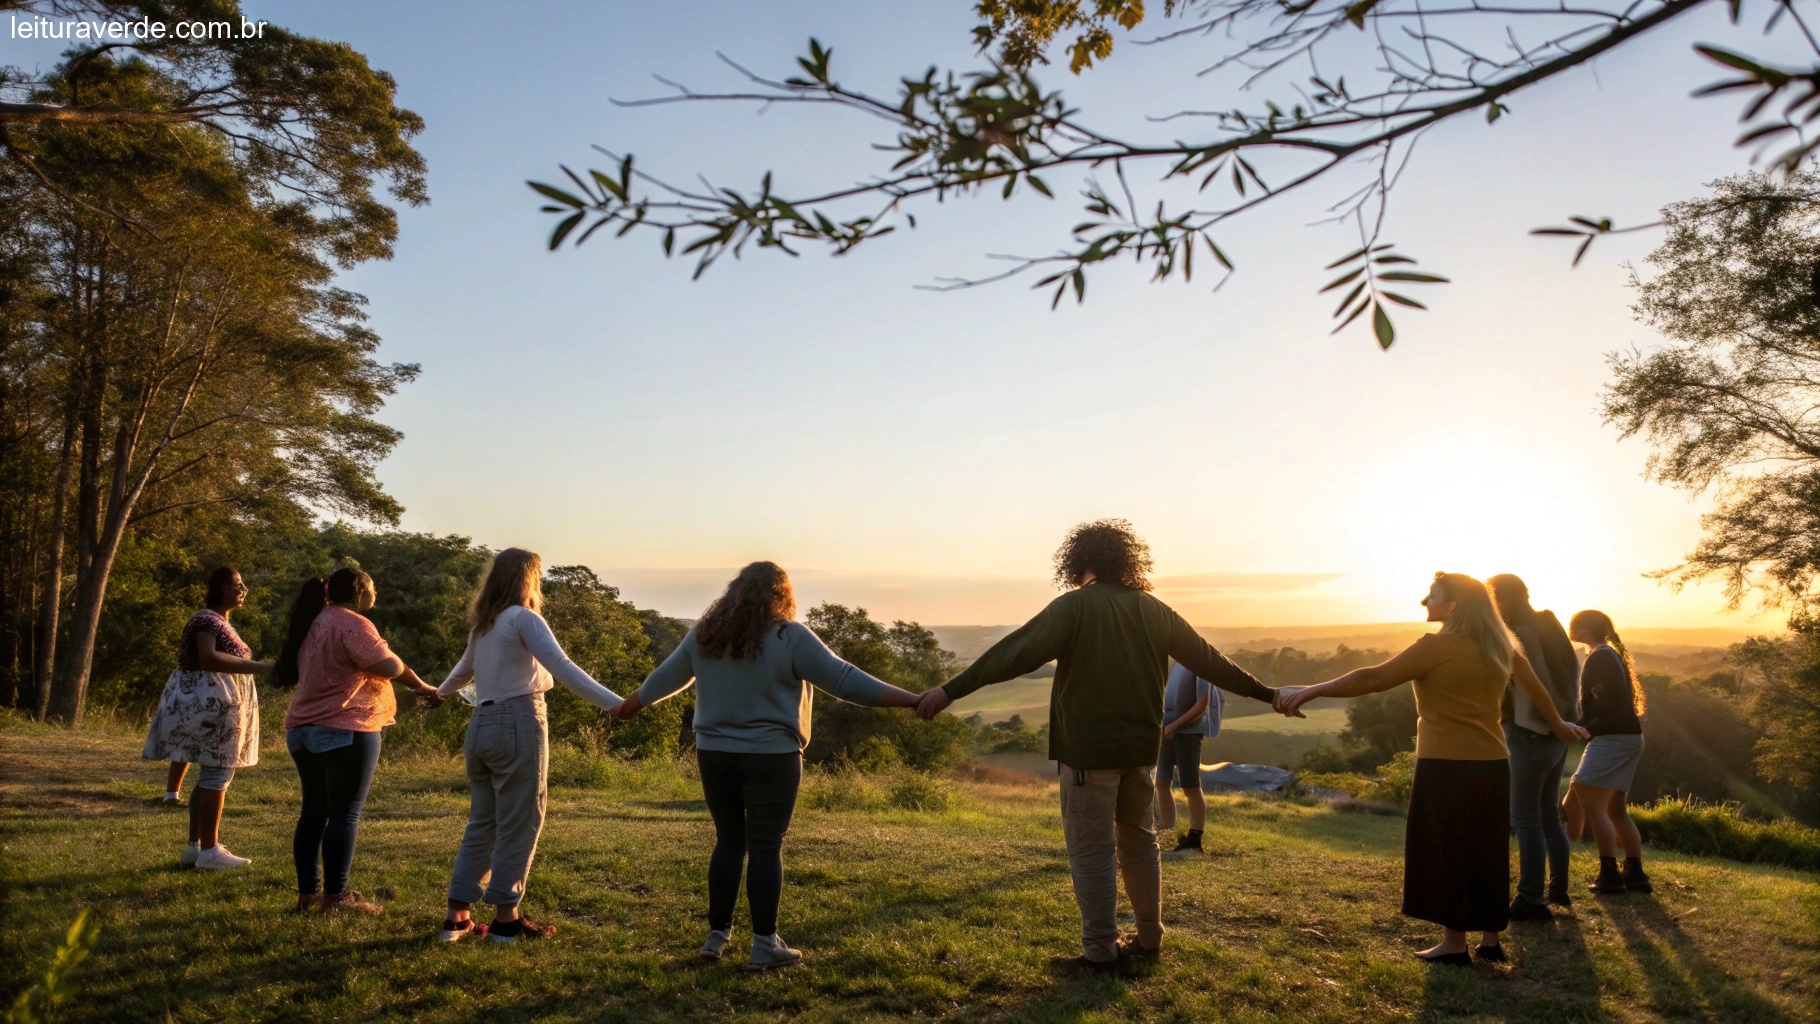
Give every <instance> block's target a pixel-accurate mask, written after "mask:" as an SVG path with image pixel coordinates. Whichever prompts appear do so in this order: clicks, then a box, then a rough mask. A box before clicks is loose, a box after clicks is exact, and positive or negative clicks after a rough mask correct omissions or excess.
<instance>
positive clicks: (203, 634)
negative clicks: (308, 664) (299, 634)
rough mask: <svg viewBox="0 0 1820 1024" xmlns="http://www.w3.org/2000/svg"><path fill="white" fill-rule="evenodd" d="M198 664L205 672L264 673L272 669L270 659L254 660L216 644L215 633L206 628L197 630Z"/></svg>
mask: <svg viewBox="0 0 1820 1024" xmlns="http://www.w3.org/2000/svg"><path fill="white" fill-rule="evenodd" d="M195 643H196V664H197V665H198V666H200V667H201V668H202V671H204V672H227V673H231V674H234V675H239V674H241V673H247V672H250V673H252V674H253V675H264V674H266V673H267V672H270V671H271V670H272V663H271V662H269V661H254V660H253V659H251V658H241V657H237V656H235V655H232V654H228V653H227V652H225V651H223V650H222V649H221V648H219V647H217V646H216V639H215V634H213V633H211V632H209V631H208V630H206V629H198V630H197V631H196V641H195Z"/></svg>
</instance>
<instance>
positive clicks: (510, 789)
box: [436, 548, 620, 942]
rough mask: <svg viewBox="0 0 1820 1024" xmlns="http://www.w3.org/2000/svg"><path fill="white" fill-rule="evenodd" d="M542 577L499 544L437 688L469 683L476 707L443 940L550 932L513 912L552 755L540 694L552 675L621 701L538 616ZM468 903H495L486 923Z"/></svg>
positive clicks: (529, 555)
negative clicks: (464, 634)
mask: <svg viewBox="0 0 1820 1024" xmlns="http://www.w3.org/2000/svg"><path fill="white" fill-rule="evenodd" d="M542 579H543V560H542V559H540V558H538V557H537V555H536V554H534V553H533V552H530V551H525V550H523V549H521V548H507V549H505V550H504V551H501V552H500V553H499V554H497V555H495V556H493V564H492V565H491V566H490V567H489V568H488V569H487V575H486V578H485V579H483V580H481V582H480V589H479V590H478V591H476V592H475V594H474V601H473V604H472V606H471V607H470V608H469V611H468V623H469V627H470V628H469V631H468V648H467V650H466V651H464V652H462V655H461V661H460V662H459V663H457V664H456V666H455V668H454V670H453V671H451V672H450V673H449V677H448V678H447V679H445V680H443V682H442V685H441V686H439V687H437V688H436V692H437V694H438V695H440V696H444V697H446V696H449V695H450V694H453V693H455V692H456V691H458V690H460V689H461V688H462V687H464V686H466V685H467V684H468V682H469V681H470V680H471V681H472V682H473V684H474V687H473V694H472V698H471V699H472V700H473V703H474V705H475V707H474V714H473V717H472V718H470V719H469V720H468V736H467V742H466V743H465V744H464V749H465V752H466V756H467V766H468V789H469V793H470V808H469V812H468V828H467V832H466V834H465V835H463V836H462V839H461V852H460V853H459V854H457V855H456V857H455V871H454V875H453V877H452V878H451V879H450V881H449V918H448V920H447V921H444V922H443V927H442V934H441V939H442V940H443V941H444V942H454V941H456V940H457V939H460V938H462V937H464V936H467V935H490V936H491V937H492V938H493V939H495V940H496V941H500V942H511V941H514V940H516V939H517V938H519V937H520V936H523V937H525V938H543V937H545V936H548V935H551V934H553V933H554V932H555V931H556V929H555V927H554V926H551V925H542V924H537V923H536V922H533V921H531V920H529V919H528V918H526V917H525V916H524V915H523V914H520V913H519V912H518V905H519V902H520V901H521V900H523V899H524V891H525V876H526V875H527V874H529V872H530V870H531V857H532V855H533V854H534V853H536V851H537V835H538V833H539V832H541V831H542V830H543V815H544V792H545V779H546V777H547V775H548V773H549V762H550V757H549V751H550V739H549V721H548V717H547V715H546V714H545V711H544V699H543V695H544V691H546V690H548V689H550V688H551V686H552V685H553V683H552V679H554V681H555V682H559V683H561V684H562V685H564V686H566V687H568V688H569V689H570V690H572V691H574V692H575V694H576V695H578V696H579V697H581V698H582V699H583V700H585V701H587V702H588V703H590V704H593V705H595V706H596V707H600V708H604V709H606V710H608V711H611V710H613V709H614V708H617V707H618V706H619V704H620V698H619V696H618V695H616V694H615V693H614V692H613V691H611V690H609V689H607V688H606V687H604V686H602V685H600V684H599V683H597V682H595V681H594V680H593V678H592V677H590V676H589V675H588V674H587V673H586V672H584V671H582V669H581V667H580V666H579V665H576V664H575V663H574V662H573V661H570V660H569V657H568V655H566V654H564V653H563V651H562V645H561V644H559V643H557V642H556V637H555V635H554V634H552V633H551V632H550V625H549V623H547V622H545V621H544V619H543V616H542V615H539V614H538V609H539V607H541V606H542V604H543V587H542ZM476 901H483V902H486V903H490V904H492V905H493V908H494V912H495V913H494V918H493V923H492V924H491V925H490V926H485V925H478V926H477V925H476V924H475V923H474V921H473V920H472V918H471V917H470V914H469V911H470V908H471V907H472V906H473V904H474V903H475V902H476Z"/></svg>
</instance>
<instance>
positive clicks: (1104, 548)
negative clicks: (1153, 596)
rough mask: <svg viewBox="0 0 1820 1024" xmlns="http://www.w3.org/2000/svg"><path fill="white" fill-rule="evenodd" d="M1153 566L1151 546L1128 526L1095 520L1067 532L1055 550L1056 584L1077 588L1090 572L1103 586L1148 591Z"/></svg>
mask: <svg viewBox="0 0 1820 1024" xmlns="http://www.w3.org/2000/svg"><path fill="white" fill-rule="evenodd" d="M1152 564H1153V563H1152V562H1151V559H1150V545H1148V544H1146V543H1144V542H1143V540H1142V539H1141V538H1139V537H1138V535H1137V531H1135V530H1133V529H1132V528H1131V524H1130V523H1129V522H1127V521H1125V520H1123V519H1096V520H1094V521H1093V522H1091V523H1082V524H1081V525H1079V526H1077V527H1075V528H1074V529H1072V530H1070V531H1068V538H1067V539H1066V540H1064V541H1062V546H1061V547H1060V548H1058V549H1056V552H1055V583H1056V586H1058V587H1077V586H1080V583H1081V577H1082V576H1084V575H1086V574H1087V573H1089V572H1091V573H1093V575H1094V578H1096V579H1098V580H1100V581H1101V582H1105V583H1116V584H1118V585H1119V586H1122V587H1130V588H1131V589H1133V590H1149V589H1150V569H1151V567H1152Z"/></svg>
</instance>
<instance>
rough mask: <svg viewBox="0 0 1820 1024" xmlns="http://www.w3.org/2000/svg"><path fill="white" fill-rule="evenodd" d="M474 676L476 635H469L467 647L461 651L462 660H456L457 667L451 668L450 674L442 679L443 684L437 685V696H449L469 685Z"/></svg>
mask: <svg viewBox="0 0 1820 1024" xmlns="http://www.w3.org/2000/svg"><path fill="white" fill-rule="evenodd" d="M473 678H474V637H473V636H472V635H470V636H469V637H468V646H467V648H466V649H465V650H463V651H462V652H461V660H460V661H458V662H456V663H455V667H454V668H452V669H450V670H449V676H448V678H447V679H444V680H443V681H442V685H440V686H438V687H436V696H438V697H448V696H450V695H451V694H453V693H454V692H455V691H456V690H459V689H461V688H462V687H464V686H466V685H468V683H469V681H471V680H472V679H473Z"/></svg>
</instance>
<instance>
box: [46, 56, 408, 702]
mask: <svg viewBox="0 0 1820 1024" xmlns="http://www.w3.org/2000/svg"><path fill="white" fill-rule="evenodd" d="M76 60H79V61H82V64H81V66H80V67H79V68H77V67H74V66H72V67H70V68H67V69H66V72H68V73H66V74H65V76H64V77H63V78H61V79H59V80H58V82H57V83H54V84H55V85H56V86H57V87H59V88H62V89H65V90H71V89H74V88H75V86H74V84H73V82H80V84H81V88H82V91H83V93H84V95H87V96H90V97H99V98H100V99H102V100H108V101H114V100H117V101H118V102H117V103H116V104H115V105H140V106H146V105H155V104H156V103H158V102H161V98H164V99H163V100H162V101H166V102H168V97H169V96H171V95H172V94H174V93H175V92H177V91H178V90H179V89H180V88H181V87H182V85H181V83H176V82H173V81H171V80H169V79H168V78H166V77H163V76H162V75H161V74H160V73H159V71H158V70H157V69H156V68H155V67H153V66H152V65H150V64H148V63H146V62H144V61H138V60H127V61H115V60H114V59H113V58H112V57H111V55H108V54H97V55H89V56H87V57H79V58H76ZM29 135H30V138H29V143H28V146H29V149H30V151H31V155H32V160H33V163H34V165H35V166H36V168H37V169H38V170H41V171H44V172H46V176H47V177H48V178H49V179H51V180H54V181H55V182H56V183H57V188H56V189H41V190H40V192H39V195H38V198H39V199H40V200H41V202H40V204H39V206H38V208H39V209H41V210H42V211H43V215H42V216H41V217H39V218H38V219H37V220H36V221H34V223H33V224H32V229H33V230H34V231H36V232H37V233H39V234H40V235H42V236H43V237H44V238H45V239H46V248H47V250H48V252H49V258H48V259H47V260H46V261H45V262H44V264H43V266H42V269H43V277H42V283H43V285H44V286H45V287H46V288H48V289H50V290H52V291H53V292H54V293H55V295H56V296H57V301H56V302H55V303H53V304H52V305H51V308H50V309H49V310H48V311H47V312H46V315H45V318H44V330H45V332H46V333H47V334H48V335H49V336H50V337H51V338H52V339H53V349H54V352H55V356H56V359H57V361H58V362H59V363H60V364H61V372H62V376H63V378H64V385H63V388H62V392H63V393H62V395H61V396H60V397H61V399H62V406H63V409H64V416H63V424H62V426H63V432H62V434H63V438H62V444H61V445H60V446H59V449H58V455H57V465H58V470H57V473H56V480H55V482H54V483H53V485H52V486H53V491H54V494H55V498H54V502H53V504H54V505H55V504H56V503H61V502H62V501H63V500H64V496H65V495H66V494H70V493H71V492H73V502H72V504H73V508H71V509H68V510H64V509H61V508H56V507H54V508H53V510H52V519H53V524H52V527H51V531H50V537H49V538H48V543H47V551H46V558H45V563H46V564H45V574H44V575H45V579H46V584H47V585H46V587H45V588H44V593H43V594H42V595H41V599H40V605H41V610H42V619H41V623H40V630H39V636H40V639H41V642H40V646H39V650H38V660H39V663H40V673H39V682H40V686H39V692H40V694H41V696H40V706H41V707H44V708H45V710H47V711H48V712H49V713H50V714H51V715H52V716H53V717H56V718H58V719H61V720H64V721H70V722H75V721H79V720H80V718H81V716H82V711H83V707H84V703H85V701H86V696H87V690H88V684H89V674H90V667H91V663H92V657H93V652H94V643H95V638H96V635H97V630H98V628H99V622H100V617H101V614H102V609H103V605H104V602H105V599H106V594H107V587H108V580H109V577H110V573H111V570H112V566H113V562H114V559H115V557H116V555H117V554H118V552H119V550H120V546H121V543H122V541H123V540H124V538H125V536H126V534H127V532H128V531H129V530H130V529H131V528H132V527H133V526H134V524H135V523H137V522H139V521H142V520H144V519H147V518H150V517H154V516H158V515H162V514H167V513H170V512H174V511H181V510H184V509H192V508H196V507H199V506H203V505H209V504H217V503H239V504H243V505H244V504H249V503H253V502H256V501H259V500H261V499H262V498H263V497H267V496H271V495H284V496H286V497H288V498H290V499H292V500H295V501H301V502H307V503H309V504H311V505H313V506H315V507H317V508H319V509H322V510H326V511H331V512H334V513H338V514H342V515H348V516H352V517H354V518H357V519H364V520H367V521H376V522H393V521H396V518H397V515H398V512H399V508H398V506H397V504H396V502H394V501H393V500H392V499H391V498H389V497H388V496H386V495H385V494H384V492H383V491H381V490H380V489H379V487H378V485H377V483H376V482H375V481H374V480H373V476H372V472H373V468H374V466H375V464H376V463H377V461H378V460H379V459H380V458H383V457H384V455H385V453H386V452H387V451H388V450H389V449H390V448H391V447H392V445H393V444H395V443H396V441H397V439H398V435H397V433H396V431H393V430H391V429H390V428H388V427H385V426H383V425H381V424H379V423H378V422H377V421H375V420H374V419H373V418H372V416H373V413H375V412H376V411H377V409H378V408H379V406H380V404H381V403H382V402H383V401H384V399H385V397H386V396H387V395H389V394H391V393H392V392H393V391H394V390H395V389H396V387H397V386H398V385H399V384H400V383H403V382H405V381H408V380H410V379H411V378H412V377H413V376H414V375H415V373H416V367H414V366H406V365H394V366H384V365H381V364H379V363H377V362H376V361H375V360H374V359H373V358H372V355H373V352H374V350H375V349H376V347H377V345H378V339H377V338H376V337H375V336H374V335H373V334H372V333H371V332H370V331H368V330H366V328H365V327H364V325H363V324H362V322H361V321H362V313H361V309H360V304H361V300H360V299H359V297H358V296H354V295H351V294H349V293H346V292H342V291H339V290H337V289H335V288H334V287H333V286H332V278H333V273H334V264H335V263H337V262H340V263H344V264H345V263H347V262H349V261H352V260H356V259H362V258H369V257H375V256H383V255H386V254H387V253H388V252H389V246H390V241H391V232H392V229H393V225H392V222H391V221H390V220H389V219H386V218H380V219H379V221H375V220H374V218H373V217H372V216H369V215H365V214H358V213H357V212H356V211H355V208H357V207H359V206H360V205H361V202H362V201H361V200H360V198H359V196H358V195H354V194H347V195H342V196H339V197H337V196H336V195H335V194H333V193H332V192H324V193H323V195H322V196H321V197H320V198H317V197H315V196H313V195H308V194H306V193H309V192H310V189H309V188H308V187H304V188H301V189H299V188H291V189H290V190H288V191H287V190H286V189H285V188H282V187H280V185H281V182H280V181H279V180H277V179H276V178H274V177H271V176H273V175H277V176H282V175H283V174H284V173H285V172H284V170H283V168H282V166H281V165H277V164H273V163H271V162H270V161H269V160H268V159H267V158H266V157H264V156H261V155H260V151H258V150H257V149H251V150H249V149H243V148H237V147H235V146H233V145H231V144H229V142H228V141H227V140H226V139H224V138H223V137H222V136H221V135H220V134H219V133H216V132H212V131H210V130H208V129H205V128H201V127H196V126H187V125H175V126H173V125H168V124H165V125H143V124H110V125H99V126H97V125H89V124H82V123H77V124H73V125H69V124H59V123H53V124H50V125H45V126H36V127H34V128H32V129H31V131H30V132H29ZM14 138H15V143H17V140H18V133H15V136H14ZM399 173H401V174H409V173H411V168H410V167H408V166H406V167H402V168H400V169H399ZM291 184H292V185H297V184H298V183H297V182H291ZM318 184H319V185H320V186H321V187H323V188H325V189H326V188H332V187H333V185H332V183H330V182H319V183H318ZM370 185H371V182H370V181H367V182H366V183H365V184H364V185H359V186H358V188H366V187H369V186H370ZM46 195H48V196H49V198H45V196H46ZM70 195H74V196H80V197H83V198H82V199H81V201H75V200H71V199H69V198H67V197H68V196H70ZM65 512H67V514H68V516H69V517H70V520H71V521H70V523H69V525H68V527H67V530H68V539H69V540H71V541H73V551H72V552H70V554H73V556H74V558H73V561H74V567H73V568H74V593H73V605H72V608H71V613H70V615H71V617H70V621H69V628H68V631H67V637H66V646H67V650H66V652H65V654H64V656H63V662H62V665H61V669H60V670H59V671H57V672H56V673H55V674H54V675H53V674H52V673H51V672H50V671H49V668H50V657H51V646H50V644H48V643H44V642H42V641H43V638H50V637H56V636H57V635H58V633H59V629H58V625H59V623H58V614H59V609H60V608H61V599H60V594H59V593H58V592H57V591H58V590H59V588H60V585H61V583H62V581H63V579H64V576H65V568H66V567H65V564H64V560H65V558H66V557H67V556H66V555H65V553H64V550H63V542H64V540H65V537H64V536H63V532H62V531H64V530H65V529H66V527H65V525H64V515H62V514H60V513H65ZM46 679H53V680H54V685H53V686H51V687H50V688H49V693H48V696H49V700H48V702H46V701H45V698H44V696H43V695H45V694H46V688H45V687H44V685H43V681H44V680H46ZM47 703H48V706H46V704H47Z"/></svg>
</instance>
